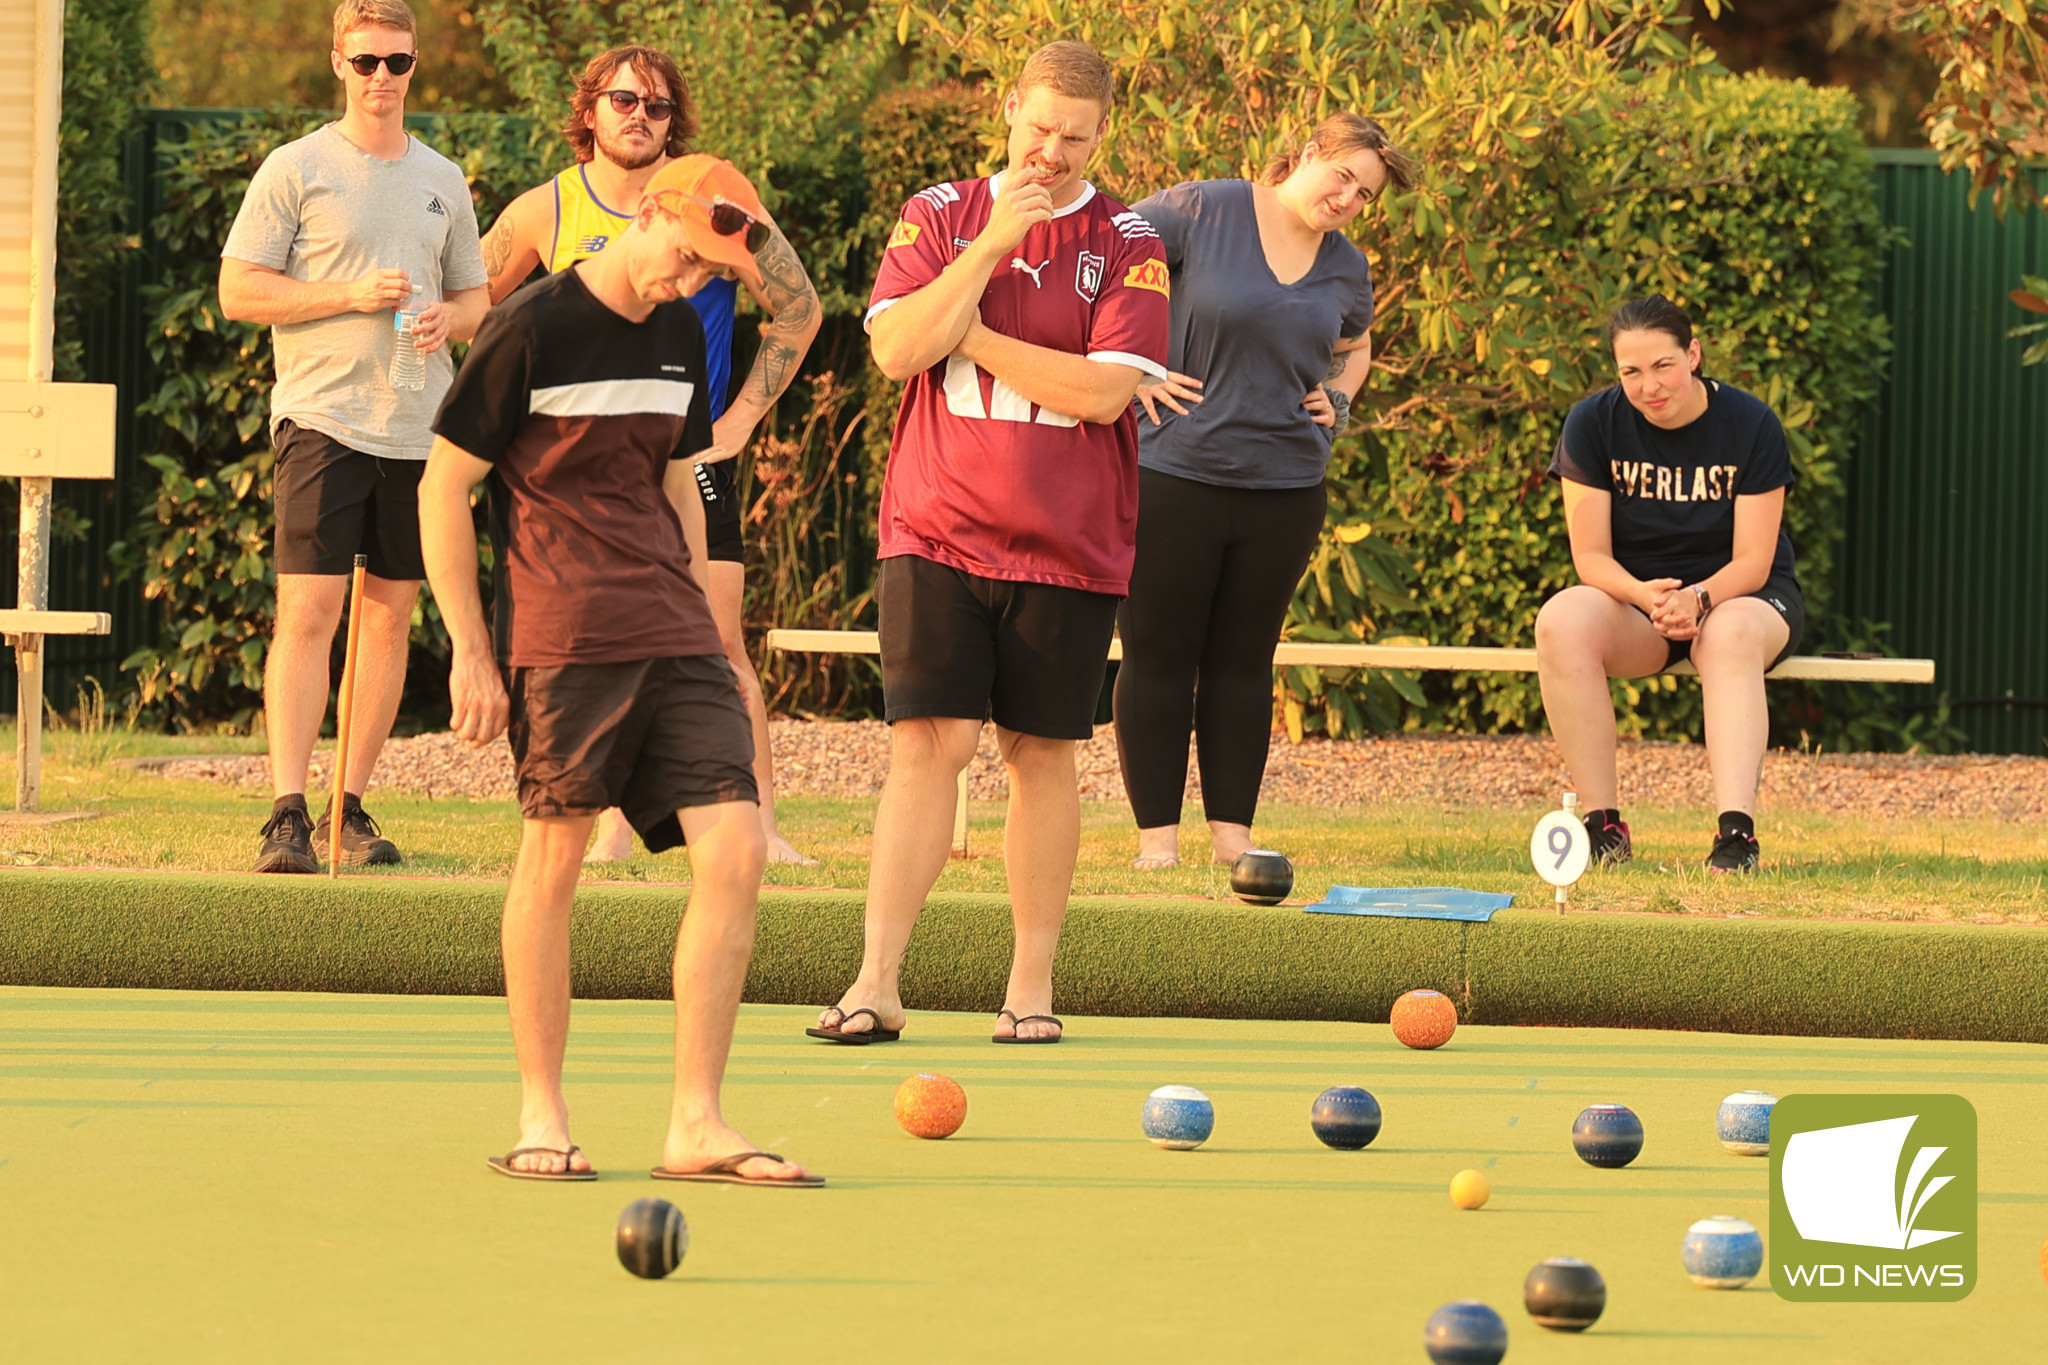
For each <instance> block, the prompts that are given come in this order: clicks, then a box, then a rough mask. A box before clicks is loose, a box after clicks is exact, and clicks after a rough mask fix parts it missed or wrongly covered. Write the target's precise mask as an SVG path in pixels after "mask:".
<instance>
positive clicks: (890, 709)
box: [875, 555, 1121, 739]
mask: <svg viewBox="0 0 2048 1365" xmlns="http://www.w3.org/2000/svg"><path fill="white" fill-rule="evenodd" d="M875 596H876V601H877V603H878V605H879V606H880V608H881V614H882V701H883V706H884V710H883V715H884V717H885V718H886V719H887V720H888V721H889V723H890V724H892V725H893V724H895V723H896V722H897V721H899V720H908V719H910V718H912V717H913V716H950V717H954V718H957V719H960V720H972V721H979V720H983V719H986V718H988V717H989V716H991V715H993V717H994V719H995V723H996V724H998V725H1000V726H1002V727H1003V728H1004V729H1005V730H1012V731H1015V732H1016V733H1018V734H1020V735H1037V736H1040V737H1042V738H1045V739H1087V738H1088V737H1089V736H1091V735H1093V734H1094V733H1095V707H1096V703H1097V702H1098V701H1099V700H1100V699H1101V696H1102V676H1103V672H1104V670H1105V669H1106V668H1107V666H1108V662H1109V639H1110V636H1111V635H1112V634H1113V633H1115V630H1116V609H1117V603H1118V602H1119V601H1120V600H1121V599H1119V598H1115V597H1112V596H1110V595H1109V594H1108V593H1103V592H1085V591H1083V590H1082V589H1080V588H1062V587H1057V586H1055V585H1053V584H1050V583H1011V582H1008V581H1005V580H1003V579H997V578H982V577H979V576H977V575H975V574H970V573H963V572H961V571H960V570H959V569H954V568H949V567H948V566H946V565H944V564H937V563H934V562H933V561H931V560H929V559H920V558H918V557H917V556H915V555H903V556H900V557H898V558H895V559H885V560H883V561H882V572H881V582H880V583H879V585H878V586H877V588H876V590H875Z"/></svg>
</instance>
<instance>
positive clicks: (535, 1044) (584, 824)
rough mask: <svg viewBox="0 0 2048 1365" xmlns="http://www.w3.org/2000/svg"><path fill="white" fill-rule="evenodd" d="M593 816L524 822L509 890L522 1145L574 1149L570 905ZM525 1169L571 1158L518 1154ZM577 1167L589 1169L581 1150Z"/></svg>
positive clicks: (507, 945) (510, 984)
mask: <svg viewBox="0 0 2048 1365" xmlns="http://www.w3.org/2000/svg"><path fill="white" fill-rule="evenodd" d="M590 820H591V817H590V816H587V815H572V816H564V817H560V818H555V819H545V820H533V819H529V820H526V821H524V822H522V824H521V826H520V838H519V861H518V862H517V863H515V864H514V865H513V868H512V885H511V887H510V889H509V890H508V891H507V892H506V895H505V919H504V924H503V926H502V928H501V929H500V941H501V943H502V945H503V949H504V954H505V1004H506V1006H507V1007H508V1008H509V1009H510V1011H511V1015H512V1045H513V1047H514V1048H515V1049H516V1050H517V1051H518V1053H519V1140H518V1141H517V1142H516V1143H514V1144H513V1146H515V1147H546V1148H552V1149H553V1150H554V1151H556V1152H565V1151H567V1150H569V1145H570V1143H569V1105H568V1102H567V1101H566V1100H564V1099H563V1098H562V1051H563V1049H564V1048H565V1047H566V1046H567V1044H568V1041H569V910H570V906H571V905H572V904H573V903H574V901H575V899H576V869H577V858H578V856H579V855H580V854H581V853H582V852H583V841H584V840H585V839H586V838H587V837H588V836H589V834H590ZM513 1165H514V1166H515V1167H516V1168H517V1169H519V1170H525V1171H560V1170H563V1169H565V1161H564V1158H562V1157H560V1156H551V1155H549V1154H547V1153H545V1152H534V1153H529V1154H527V1155H525V1156H521V1157H517V1158H515V1159H514V1161H513ZM574 1168H575V1169H576V1170H579V1171H581V1170H588V1169H589V1168H590V1163H589V1162H588V1161H586V1160H584V1159H583V1157H582V1156H581V1154H578V1156H577V1157H576V1158H575V1162H574Z"/></svg>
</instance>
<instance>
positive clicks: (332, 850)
mask: <svg viewBox="0 0 2048 1365" xmlns="http://www.w3.org/2000/svg"><path fill="white" fill-rule="evenodd" d="M369 564H370V557H369V556H368V555H357V556H356V567H355V572H354V573H353V574H351V575H350V577H349V585H348V648H347V649H346V650H344V651H343V653H342V656H341V695H340V696H338V697H336V698H335V702H334V795H333V796H332V797H331V798H330V799H329V801H328V805H327V875H328V876H329V877H330V878H333V877H339V876H340V875H341V803H342V801H343V800H344V799H346V798H347V796H348V732H349V726H350V724H351V723H352V722H353V721H354V720H355V711H356V647H357V645H358V644H359V643H360V642H361V641H362V638H363V574H364V573H365V572H366V571H367V570H368V568H369Z"/></svg>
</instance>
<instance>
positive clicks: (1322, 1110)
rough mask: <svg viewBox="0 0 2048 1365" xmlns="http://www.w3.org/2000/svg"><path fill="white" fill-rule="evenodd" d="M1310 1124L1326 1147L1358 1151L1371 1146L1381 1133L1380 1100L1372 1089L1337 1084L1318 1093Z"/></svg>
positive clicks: (1309, 1118)
mask: <svg viewBox="0 0 2048 1365" xmlns="http://www.w3.org/2000/svg"><path fill="white" fill-rule="evenodd" d="M1308 1126H1309V1127H1310V1128H1313V1129H1314V1130H1315V1134H1316V1137H1317V1138H1318V1139H1319V1140H1320V1141H1321V1142H1322V1144H1323V1146H1325V1147H1335V1148H1336V1149H1337V1150H1339V1151H1342V1152H1355V1151H1357V1150H1358V1149H1359V1148H1361V1147H1369V1146H1371V1145H1372V1140H1373V1139H1374V1138H1376V1137H1378V1136H1379V1135H1380V1102H1379V1101H1378V1100H1376V1099H1374V1098H1373V1097H1372V1092H1371V1091H1369V1090H1361V1089H1359V1088H1358V1087H1357V1086H1355V1085H1333V1086H1331V1087H1330V1088H1329V1089H1328V1090H1325V1091H1324V1092H1323V1093H1322V1094H1320V1095H1318V1096H1316V1103H1315V1108H1313V1109H1311V1110H1309V1113H1308Z"/></svg>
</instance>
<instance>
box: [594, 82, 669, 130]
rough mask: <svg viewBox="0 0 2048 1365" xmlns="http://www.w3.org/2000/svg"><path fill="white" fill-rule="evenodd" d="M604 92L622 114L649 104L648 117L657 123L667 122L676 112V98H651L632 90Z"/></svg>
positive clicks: (615, 108)
mask: <svg viewBox="0 0 2048 1365" xmlns="http://www.w3.org/2000/svg"><path fill="white" fill-rule="evenodd" d="M604 93H605V94H606V95H607V96H608V97H609V98H610V99H611V102H612V108H613V109H614V110H616V111H617V112H619V113H621V114H630V113H632V112H633V111H634V110H635V109H638V108H639V107H640V106H641V105H643V104H644V105H646V106H647V117H649V118H651V119H653V120H654V121H655V122H656V123H666V122H668V121H669V119H670V118H672V117H674V115H675V112H676V102H675V101H674V100H665V99H650V98H648V97H647V96H646V95H636V94H634V93H633V92H632V91H631V90H607V91H605V92H604Z"/></svg>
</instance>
